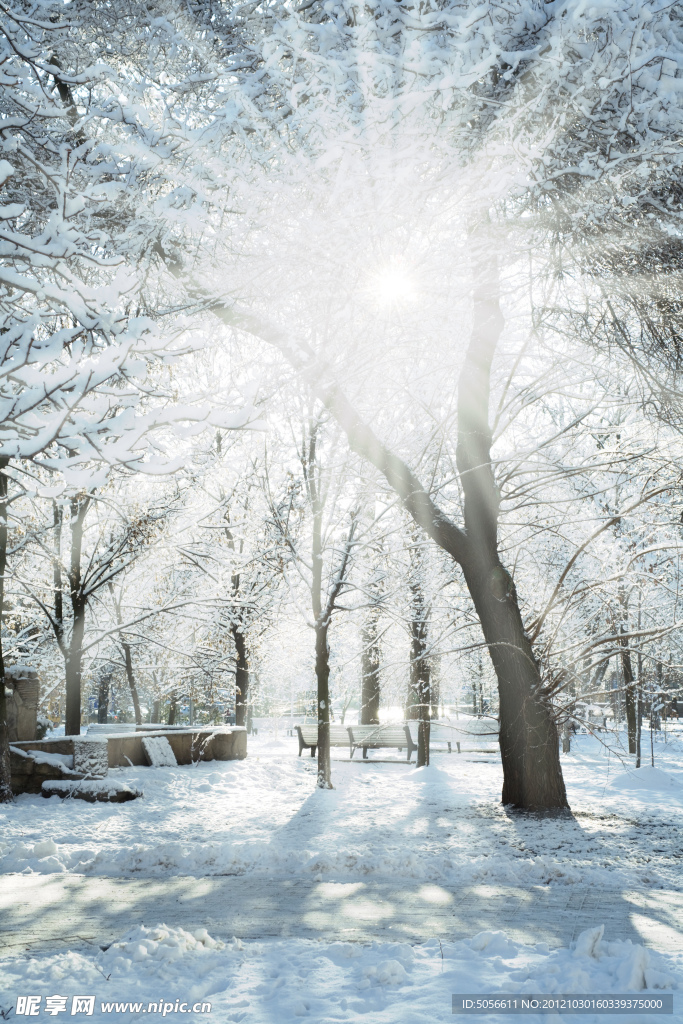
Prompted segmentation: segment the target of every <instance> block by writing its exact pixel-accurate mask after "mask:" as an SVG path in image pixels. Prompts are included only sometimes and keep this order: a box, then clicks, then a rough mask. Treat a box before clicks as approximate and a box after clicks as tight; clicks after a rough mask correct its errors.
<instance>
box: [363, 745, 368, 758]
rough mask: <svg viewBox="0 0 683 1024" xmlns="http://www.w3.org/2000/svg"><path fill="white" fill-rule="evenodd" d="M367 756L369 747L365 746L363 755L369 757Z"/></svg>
mask: <svg viewBox="0 0 683 1024" xmlns="http://www.w3.org/2000/svg"><path fill="white" fill-rule="evenodd" d="M367 756H368V748H367V747H363V757H365V758H367Z"/></svg>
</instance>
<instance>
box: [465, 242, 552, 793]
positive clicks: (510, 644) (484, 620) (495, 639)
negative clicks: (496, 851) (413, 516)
mask: <svg viewBox="0 0 683 1024" xmlns="http://www.w3.org/2000/svg"><path fill="white" fill-rule="evenodd" d="M478 241H479V240H478V239H476V238H475V244H477V243H478ZM475 272H476V281H477V284H476V287H475V294H474V310H473V312H474V321H473V328H472V336H471V339H470V344H469V347H468V350H467V354H466V357H465V365H464V367H463V370H462V372H461V374H460V380H459V383H458V446H457V452H456V461H457V467H458V474H459V476H460V480H461V482H462V487H463V495H464V519H465V533H466V535H467V538H468V544H467V546H466V549H465V551H464V552H463V556H464V557H462V559H461V563H460V564H461V565H462V569H463V573H464V575H465V581H466V583H467V587H468V590H469V592H470V595H471V597H472V600H473V602H474V606H475V609H476V611H477V615H478V616H479V621H480V622H481V627H482V630H483V632H484V638H485V640H486V644H487V646H488V650H489V654H490V656H491V660H492V662H493V667H494V669H495V672H496V677H497V680H498V696H499V703H500V753H501V758H502V762H503V793H502V800H503V803H504V804H512V805H515V806H518V807H524V808H530V809H531V808H563V807H566V806H567V796H566V792H565V787H564V780H563V778H562V768H561V766H560V751H559V740H558V735H557V726H556V724H555V720H554V717H553V713H552V708H551V705H550V701H549V699H548V698H547V697H546V695H545V694H544V690H543V680H542V679H541V673H540V669H539V665H538V662H537V660H536V656H535V654H534V651H533V648H532V645H531V642H530V640H529V637H528V636H527V634H526V631H525V629H524V624H523V622H522V616H521V613H520V610H519V602H518V599H517V591H516V588H515V585H514V583H513V580H512V577H511V576H510V574H509V572H508V571H507V569H506V568H505V567H504V565H503V564H502V562H501V560H500V557H499V554H498V516H499V504H500V494H499V491H498V487H497V485H496V482H495V479H494V475H493V467H492V465H491V444H492V435H491V428H490V426H489V396H490V374H491V364H492V360H493V356H494V353H495V350H496V347H497V344H498V339H499V337H500V334H501V332H502V330H503V326H504V320H503V316H502V313H501V310H500V301H499V280H498V265H497V260H496V257H495V256H492V255H490V254H488V255H485V254H479V255H478V258H477V259H476V261H475Z"/></svg>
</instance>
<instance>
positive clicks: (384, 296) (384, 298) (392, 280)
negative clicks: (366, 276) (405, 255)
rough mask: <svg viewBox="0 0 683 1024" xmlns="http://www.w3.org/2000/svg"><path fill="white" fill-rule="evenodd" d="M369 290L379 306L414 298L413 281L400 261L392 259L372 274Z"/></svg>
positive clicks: (395, 304) (398, 303)
mask: <svg viewBox="0 0 683 1024" xmlns="http://www.w3.org/2000/svg"><path fill="white" fill-rule="evenodd" d="M369 291H370V292H371V294H372V296H373V297H374V299H375V301H376V302H378V303H379V305H380V306H399V305H404V304H405V303H408V302H412V301H413V300H414V298H415V282H414V280H413V278H412V277H411V275H410V273H409V272H408V270H407V269H406V267H405V266H404V265H403V264H402V263H401V262H399V261H398V260H392V261H390V262H389V263H387V264H386V265H385V266H383V267H381V268H380V269H379V270H378V271H377V273H376V274H375V275H374V276H373V278H372V280H371V282H370V288H369Z"/></svg>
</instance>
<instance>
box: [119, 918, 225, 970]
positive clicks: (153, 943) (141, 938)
mask: <svg viewBox="0 0 683 1024" xmlns="http://www.w3.org/2000/svg"><path fill="white" fill-rule="evenodd" d="M223 946H224V944H223V943H222V942H218V941H217V940H216V939H212V938H211V936H210V935H209V933H208V932H207V930H206V928H198V929H197V930H196V931H194V932H187V931H185V929H184V928H170V927H168V926H167V925H165V924H160V925H157V927H156V928H147V927H145V925H139V927H137V928H136V929H134V931H132V932H130V933H129V934H128V935H127V936H126V937H125V938H124V939H122V940H121V942H115V943H113V944H112V945H111V946H109V948H108V949H107V950H105V957H106V958H118V957H121V958H123V959H124V960H128V961H130V962H131V963H140V962H141V961H149V960H156V961H171V962H172V961H175V960H181V959H182V958H183V957H184V956H186V955H187V954H188V953H204V952H206V951H207V950H219V949H223Z"/></svg>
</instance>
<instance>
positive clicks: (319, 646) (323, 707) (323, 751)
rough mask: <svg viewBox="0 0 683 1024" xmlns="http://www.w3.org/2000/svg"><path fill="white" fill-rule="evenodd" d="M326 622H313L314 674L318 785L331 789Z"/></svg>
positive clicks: (328, 659)
mask: <svg viewBox="0 0 683 1024" xmlns="http://www.w3.org/2000/svg"><path fill="white" fill-rule="evenodd" d="M328 628H329V623H328V622H320V621H318V622H316V624H315V675H316V679H317V681H318V786H319V787H320V788H321V789H332V765H331V763H330V649H329V646H328V643H327V631H328Z"/></svg>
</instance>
